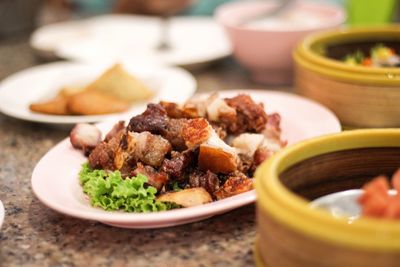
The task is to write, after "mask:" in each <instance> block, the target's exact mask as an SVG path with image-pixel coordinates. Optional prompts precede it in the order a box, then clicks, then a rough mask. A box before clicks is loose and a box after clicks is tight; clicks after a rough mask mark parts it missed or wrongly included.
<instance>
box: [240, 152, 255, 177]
mask: <svg viewBox="0 0 400 267" xmlns="http://www.w3.org/2000/svg"><path fill="white" fill-rule="evenodd" d="M238 156H239V159H240V160H239V163H238V167H237V170H238V171H240V172H242V173H245V174H246V175H248V176H250V177H252V176H253V173H254V171H255V169H256V166H255V165H254V158H253V157H250V156H248V155H246V154H238Z"/></svg>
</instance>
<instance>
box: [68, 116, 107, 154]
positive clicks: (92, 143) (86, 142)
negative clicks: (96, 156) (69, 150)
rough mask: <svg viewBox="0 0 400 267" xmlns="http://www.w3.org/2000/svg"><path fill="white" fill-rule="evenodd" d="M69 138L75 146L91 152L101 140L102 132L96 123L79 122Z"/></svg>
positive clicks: (86, 152) (87, 152)
mask: <svg viewBox="0 0 400 267" xmlns="http://www.w3.org/2000/svg"><path fill="white" fill-rule="evenodd" d="M69 140H70V142H71V144H72V146H73V147H74V148H77V149H82V150H83V151H84V152H85V154H89V153H90V152H91V151H92V150H93V149H94V148H95V147H96V145H97V144H99V143H100V142H101V132H100V130H99V129H97V127H96V126H94V125H91V124H87V123H78V124H77V125H75V127H74V128H73V129H72V131H71V133H70V135H69Z"/></svg>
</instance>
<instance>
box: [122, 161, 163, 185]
mask: <svg viewBox="0 0 400 267" xmlns="http://www.w3.org/2000/svg"><path fill="white" fill-rule="evenodd" d="M138 174H143V175H145V176H146V177H147V183H148V184H149V185H151V186H154V187H155V188H156V189H157V191H160V190H161V189H162V188H163V187H164V185H165V183H166V182H167V180H168V175H167V174H166V173H165V172H162V171H158V170H156V169H155V168H153V167H151V166H148V165H147V166H145V165H143V164H142V163H140V162H139V163H138V164H137V165H136V168H135V169H134V170H133V171H132V172H131V175H130V176H136V175H138Z"/></svg>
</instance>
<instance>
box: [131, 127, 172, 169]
mask: <svg viewBox="0 0 400 267" xmlns="http://www.w3.org/2000/svg"><path fill="white" fill-rule="evenodd" d="M130 134H132V135H133V136H134V137H135V138H136V148H135V151H134V154H135V157H136V158H137V159H138V160H139V161H141V162H143V163H144V164H147V165H150V166H153V167H159V166H161V163H162V162H163V160H164V158H165V155H166V154H167V153H169V152H170V151H171V144H170V143H169V142H168V141H167V140H165V139H164V138H163V137H161V136H159V135H154V134H151V133H149V132H141V133H130Z"/></svg>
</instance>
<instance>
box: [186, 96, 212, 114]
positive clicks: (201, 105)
mask: <svg viewBox="0 0 400 267" xmlns="http://www.w3.org/2000/svg"><path fill="white" fill-rule="evenodd" d="M183 110H184V112H185V114H187V116H189V118H199V117H202V118H204V117H206V115H207V100H205V99H199V98H196V97H193V98H191V99H189V100H188V101H186V103H185V104H184V105H183Z"/></svg>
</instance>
